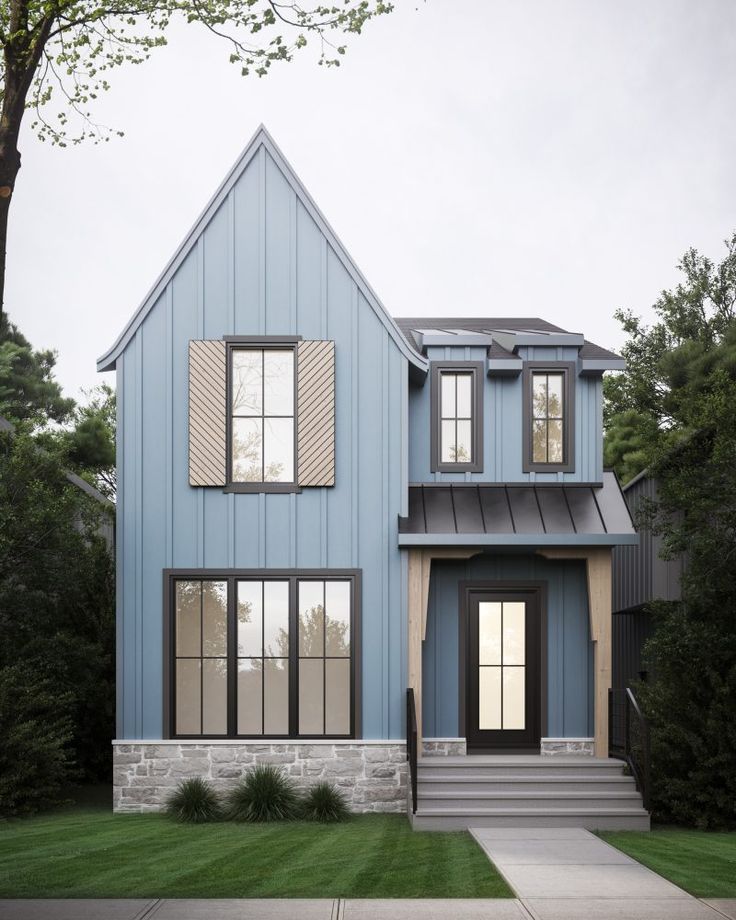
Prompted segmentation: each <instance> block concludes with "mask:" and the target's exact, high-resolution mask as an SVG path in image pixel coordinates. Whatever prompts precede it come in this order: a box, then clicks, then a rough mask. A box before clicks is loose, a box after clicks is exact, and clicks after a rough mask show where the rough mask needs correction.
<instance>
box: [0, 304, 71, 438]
mask: <svg viewBox="0 0 736 920" xmlns="http://www.w3.org/2000/svg"><path fill="white" fill-rule="evenodd" d="M55 364H56V353H55V352H53V351H50V350H46V351H34V349H33V346H32V345H31V343H30V342H29V341H28V339H27V338H26V337H25V336H24V335H23V333H22V332H20V331H19V330H18V327H17V326H15V325H14V324H13V323H11V322H10V321H9V319H8V317H7V314H2V315H0V415H3V416H5V418H7V419H9V420H10V421H11V422H24V421H28V422H31V423H33V424H34V425H44V424H46V423H47V422H48V421H53V422H65V421H67V420H68V419H69V418H70V417H71V414H72V411H73V409H74V400H73V399H68V398H66V397H64V396H62V393H61V387H60V386H59V384H58V383H57V381H56V380H54V366H55Z"/></svg>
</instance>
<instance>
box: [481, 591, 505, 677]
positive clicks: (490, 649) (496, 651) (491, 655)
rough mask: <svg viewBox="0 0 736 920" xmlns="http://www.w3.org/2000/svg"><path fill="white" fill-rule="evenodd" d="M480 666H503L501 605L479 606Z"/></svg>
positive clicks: (482, 603)
mask: <svg viewBox="0 0 736 920" xmlns="http://www.w3.org/2000/svg"><path fill="white" fill-rule="evenodd" d="M478 664H480V665H485V664H501V604H500V603H496V602H495V601H494V602H489V601H481V602H480V603H479V604H478Z"/></svg>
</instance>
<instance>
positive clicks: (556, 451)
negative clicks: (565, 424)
mask: <svg viewBox="0 0 736 920" xmlns="http://www.w3.org/2000/svg"><path fill="white" fill-rule="evenodd" d="M547 426H548V428H547V431H548V437H549V454H548V460H549V462H550V463H562V422H561V421H556V420H554V419H553V420H552V421H550V422H547Z"/></svg>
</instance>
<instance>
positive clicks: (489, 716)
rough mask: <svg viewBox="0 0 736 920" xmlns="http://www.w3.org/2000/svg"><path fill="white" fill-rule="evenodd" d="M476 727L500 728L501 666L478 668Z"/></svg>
mask: <svg viewBox="0 0 736 920" xmlns="http://www.w3.org/2000/svg"><path fill="white" fill-rule="evenodd" d="M478 697H479V699H478V728H479V729H481V730H483V731H489V730H493V729H497V728H501V668H478Z"/></svg>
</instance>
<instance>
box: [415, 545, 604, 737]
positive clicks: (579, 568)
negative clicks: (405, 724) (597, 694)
mask: <svg viewBox="0 0 736 920" xmlns="http://www.w3.org/2000/svg"><path fill="white" fill-rule="evenodd" d="M465 579H467V580H473V579H475V580H478V581H494V580H495V581H525V580H526V581H546V582H547V591H548V594H547V640H548V650H547V666H548V683H547V701H548V702H547V731H546V737H550V738H565V737H567V738H587V737H590V736H592V734H593V646H592V643H591V642H590V629H589V621H588V594H587V585H586V576H585V563H584V562H578V561H574V560H571V561H564V562H560V561H551V560H547V559H543V558H542V557H540V556H527V555H523V556H522V555H518V556H517V555H497V556H476V557H475V558H473V559H469V560H468V561H467V562H442V561H440V562H437V561H435V562H433V563H432V574H431V579H430V593H429V609H428V615H427V636H426V639H425V641H424V647H423V689H422V718H423V733H424V735H425V737H427V738H431V737H436V738H456V737H457V736H458V735H459V706H460V687H459V619H458V599H459V593H458V582H459V581H461V580H465Z"/></svg>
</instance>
